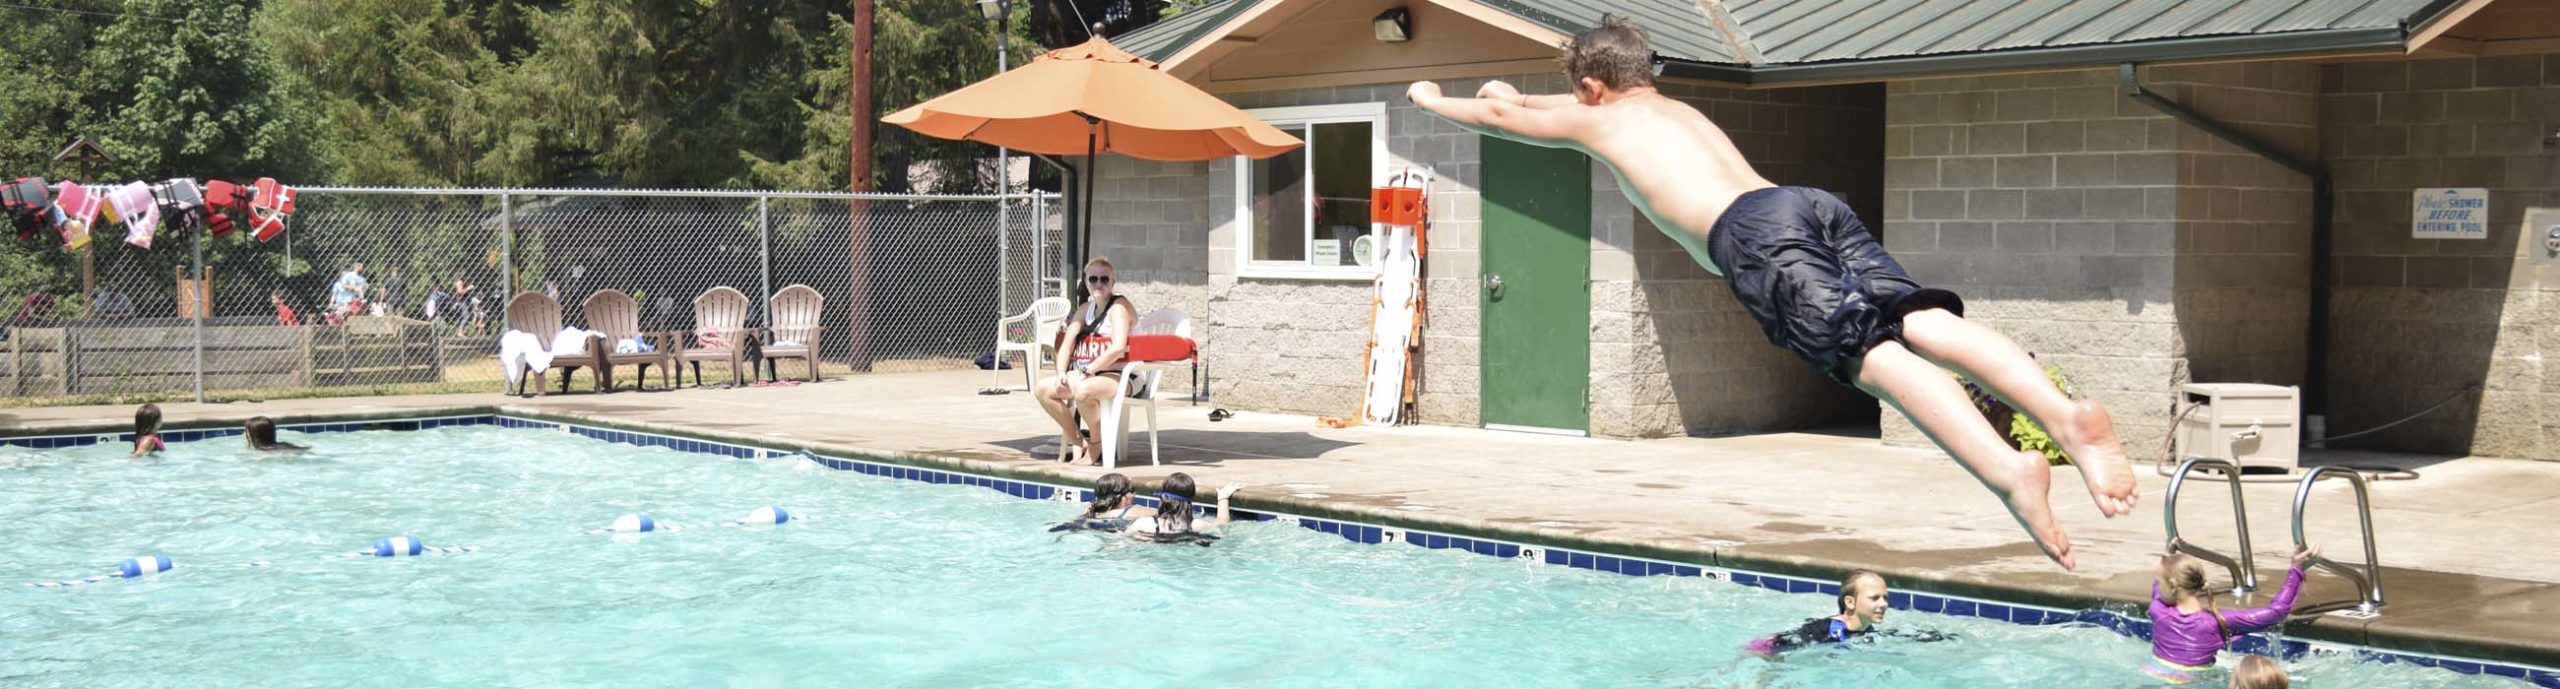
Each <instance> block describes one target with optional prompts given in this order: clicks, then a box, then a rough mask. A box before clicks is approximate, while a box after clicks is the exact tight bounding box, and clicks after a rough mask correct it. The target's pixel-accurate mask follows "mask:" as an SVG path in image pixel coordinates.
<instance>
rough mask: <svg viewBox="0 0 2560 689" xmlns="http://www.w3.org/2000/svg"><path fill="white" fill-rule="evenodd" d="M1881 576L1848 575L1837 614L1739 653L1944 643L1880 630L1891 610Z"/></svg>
mask: <svg viewBox="0 0 2560 689" xmlns="http://www.w3.org/2000/svg"><path fill="white" fill-rule="evenodd" d="M1885 593H1886V591H1885V583H1884V575H1882V574H1877V573H1875V572H1871V571H1867V570H1863V569H1861V570H1857V571H1854V572H1850V573H1849V576H1846V577H1842V578H1841V579H1840V600H1839V604H1840V614H1837V615H1832V616H1830V617H1816V618H1813V619H1810V620H1805V621H1804V624H1803V625H1800V626H1797V627H1796V628H1795V629H1794V630H1791V631H1785V632H1779V633H1777V634H1772V635H1769V636H1764V637H1760V638H1758V639H1754V640H1752V641H1751V644H1750V645H1748V646H1744V647H1743V650H1745V651H1749V652H1751V653H1755V654H1758V655H1761V656H1764V657H1775V656H1777V655H1778V654H1782V653H1786V652H1788V651H1793V650H1796V649H1799V648H1804V647H1807V646H1812V645H1814V644H1822V643H1847V642H1850V641H1855V640H1858V639H1864V638H1874V637H1895V638H1901V639H1909V640H1912V641H1944V640H1946V639H1948V638H1949V637H1948V636H1947V635H1945V634H1940V633H1937V632H1931V631H1918V632H1907V631H1901V630H1882V629H1878V628H1877V627H1876V625H1877V624H1878V623H1881V622H1883V621H1884V616H1885V613H1886V612H1888V611H1890V610H1892V609H1893V605H1892V604H1891V603H1889V602H1887V600H1888V599H1887V597H1886V595H1885Z"/></svg>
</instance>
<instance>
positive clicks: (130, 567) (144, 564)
mask: <svg viewBox="0 0 2560 689" xmlns="http://www.w3.org/2000/svg"><path fill="white" fill-rule="evenodd" d="M176 566H177V564H176V563H173V562H170V561H169V556H167V555H143V556H140V557H128V558H125V559H124V561H123V562H118V563H116V570H115V571H113V572H108V573H105V574H100V575H97V576H93V577H82V578H79V579H65V580H62V581H39V582H36V583H33V584H28V585H29V586H33V587H36V588H40V589H50V588H70V587H73V586H87V585H90V584H95V583H98V582H101V581H106V580H109V579H134V578H139V577H141V576H143V575H147V574H158V573H161V572H166V571H169V570H170V568H173V567H176Z"/></svg>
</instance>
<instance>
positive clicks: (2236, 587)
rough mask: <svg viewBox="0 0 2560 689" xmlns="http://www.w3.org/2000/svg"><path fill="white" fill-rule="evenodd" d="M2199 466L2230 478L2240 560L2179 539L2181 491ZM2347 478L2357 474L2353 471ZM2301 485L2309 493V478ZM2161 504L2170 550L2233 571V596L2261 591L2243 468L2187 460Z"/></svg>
mask: <svg viewBox="0 0 2560 689" xmlns="http://www.w3.org/2000/svg"><path fill="white" fill-rule="evenodd" d="M2198 467H2204V468H2210V469H2214V470H2216V471H2220V472H2222V475H2223V476H2224V477H2227V478H2229V479H2230V483H2231V517H2232V521H2234V522H2237V523H2238V524H2239V527H2240V558H2239V559H2238V560H2234V559H2232V558H2231V556H2229V555H2224V554H2222V553H2218V552H2214V551H2213V550H2211V549H2208V548H2205V547H2203V546H2199V545H2196V544H2194V543H2189V542H2187V540H2186V539H2184V538H2179V537H2178V491H2179V490H2180V489H2182V488H2185V487H2186V485H2187V474H2188V473H2190V472H2193V471H2195V470H2196V469H2197V468H2198ZM2348 475H2350V476H2353V475H2354V474H2353V473H2352V472H2350V473H2349V474H2348ZM2318 476H2319V474H2318V473H2317V472H2314V473H2313V474H2312V475H2311V477H2312V478H2317V477H2318ZM2302 485H2303V487H2304V490H2309V488H2310V486H2311V481H2310V479H2307V478H2306V479H2305V480H2304V481H2303V482H2302ZM2356 498H2357V500H2358V502H2359V503H2361V502H2362V501H2363V498H2364V481H2363V480H2362V477H2358V480H2357V481H2356ZM2161 501H2162V502H2165V503H2167V504H2168V506H2167V507H2164V508H2162V509H2161V519H2162V520H2163V521H2165V522H2167V526H2168V532H2169V543H2170V544H2171V547H2174V548H2177V549H2178V551H2179V552H2183V553H2186V554H2189V555H2194V556H2196V558H2197V559H2201V560H2204V561H2206V562H2211V563H2214V564H2219V565H2222V567H2223V569H2227V570H2231V595H2234V596H2239V597H2242V598H2246V597H2248V595H2249V593H2250V592H2252V591H2256V590H2258V563H2257V558H2256V557H2255V556H2253V555H2250V554H2249V503H2248V501H2247V499H2246V498H2243V497H2241V495H2240V465H2237V464H2233V463H2231V462H2230V461H2228V460H2220V459H2214V458H2211V457H2191V458H2188V459H2187V461H2185V462H2182V463H2180V464H2179V465H2178V473H2176V474H2173V475H2171V476H2170V477H2169V494H2168V495H2167V496H2166V497H2164V498H2162V500H2161ZM2293 538H2294V541H2295V542H2297V543H2299V542H2301V540H2302V497H2301V495H2299V494H2297V495H2296V496H2295V497H2294V499H2293ZM2365 538H2366V542H2367V543H2371V542H2372V538H2373V529H2372V528H2370V526H2368V528H2366V529H2365ZM2371 550H2372V549H2371V548H2370V547H2368V548H2367V549H2366V551H2367V552H2371ZM2377 595H2379V594H2377Z"/></svg>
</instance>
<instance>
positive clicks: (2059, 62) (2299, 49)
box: [1663, 26, 2408, 86]
mask: <svg viewBox="0 0 2560 689" xmlns="http://www.w3.org/2000/svg"><path fill="white" fill-rule="evenodd" d="M2407 38H2408V36H2407V33H2406V32H2405V31H2404V30H2402V29H2401V28H2400V27H2396V26H2384V27H2373V28H2363V29H2327V30H2320V31H2294V32H2286V33H2276V34H2253V35H2238V36H2201V37H2194V38H2172V39H2164V40H2155V41H2141V42H2135V43H2109V44H2097V45H2085V46H2067V47H2058V48H2030V49H2021V50H2000V51H1988V52H1974V53H1951V54H1946V55H1917V56H1912V57H1898V58H1886V59H1880V60H1857V61H1843V62H1837V63H1818V64H1794V65H1787V64H1779V65H1760V66H1755V67H1751V68H1748V69H1744V68H1739V67H1734V66H1731V65H1716V64H1700V63H1682V62H1672V63H1669V64H1666V65H1664V67H1663V74H1664V75H1666V76H1678V77H1683V78H1692V79H1713V80H1718V81H1729V82H1730V81H1734V77H1735V76H1737V75H1735V74H1733V72H1737V71H1739V72H1743V73H1742V74H1740V75H1739V76H1741V77H1743V78H1744V80H1743V81H1739V82H1736V83H1743V84H1747V85H1751V86H1776V85H1800V84H1810V83H1818V82H1820V83H1856V82H1872V81H1890V80H1895V79H1917V78H1926V77H1944V76H1963V75H1968V74H1987V73H2001V72H2032V71H2043V70H2056V69H2083V68H2090V67H2105V66H2109V65H2117V64H2123V63H2127V62H2135V63H2149V62H2208V61H2218V60H2241V59H2274V58H2285V57H2305V56H2312V55H2341V54H2353V53H2374V52H2386V51H2387V52H2395V53H2396V52H2399V51H2400V50H2401V49H2402V48H2403V46H2404V45H2405V41H2406V40H2407Z"/></svg>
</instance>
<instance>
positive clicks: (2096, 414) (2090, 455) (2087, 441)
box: [2062, 400, 2140, 517]
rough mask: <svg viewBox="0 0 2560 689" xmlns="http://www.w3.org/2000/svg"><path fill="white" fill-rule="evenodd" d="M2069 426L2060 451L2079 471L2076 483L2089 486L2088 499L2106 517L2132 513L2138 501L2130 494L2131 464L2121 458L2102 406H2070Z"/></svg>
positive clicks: (2120, 445) (2121, 448)
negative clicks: (2068, 435)
mask: <svg viewBox="0 0 2560 689" xmlns="http://www.w3.org/2000/svg"><path fill="white" fill-rule="evenodd" d="M2070 426H2071V427H2070V429H2069V433H2070V437H2069V438H2068V439H2066V440H2064V441H2063V447H2062V449H2063V451H2064V452H2066V453H2069V454H2070V455H2071V463H2072V464H2074V465H2076V466H2078V467H2080V480H2082V481H2084V482H2087V483H2088V484H2089V499H2090V500H2091V501H2094V502H2096V503H2098V511H2099V512H2102V513H2105V514H2106V515H2107V516H2109V517H2121V516H2124V515H2126V514H2130V513H2132V512H2133V506H2134V504H2135V503H2136V502H2138V501H2139V500H2140V495H2139V494H2137V493H2135V492H2134V483H2133V461H2132V460H2131V459H2128V458H2126V457H2125V454H2124V443H2122V442H2118V441H2117V440H2116V425H2115V422H2114V421H2113V420H2111V419H2109V418H2108V417H2107V408H2106V406H2105V405H2102V404H2098V401H2097V400H2080V401H2078V402H2075V403H2073V404H2072V406H2071V421H2070Z"/></svg>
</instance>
